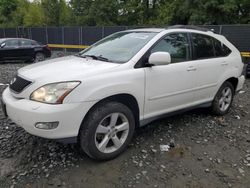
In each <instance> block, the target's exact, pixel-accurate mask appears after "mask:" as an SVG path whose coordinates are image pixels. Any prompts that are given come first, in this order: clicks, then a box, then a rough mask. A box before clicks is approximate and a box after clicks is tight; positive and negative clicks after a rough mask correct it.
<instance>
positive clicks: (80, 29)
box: [78, 27, 82, 51]
mask: <svg viewBox="0 0 250 188" xmlns="http://www.w3.org/2000/svg"><path fill="white" fill-rule="evenodd" d="M81 31H82V27H78V33H79V36H78V39H79V40H78V43H79V45H81V38H82V32H81ZM78 51H80V50H79V49H78Z"/></svg>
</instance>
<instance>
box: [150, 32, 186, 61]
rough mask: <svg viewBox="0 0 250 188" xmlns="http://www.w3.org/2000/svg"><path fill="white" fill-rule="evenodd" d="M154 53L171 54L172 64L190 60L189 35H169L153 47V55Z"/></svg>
mask: <svg viewBox="0 0 250 188" xmlns="http://www.w3.org/2000/svg"><path fill="white" fill-rule="evenodd" d="M154 52H169V53H170V56H171V62H172V63H178V62H184V61H188V60H190V55H189V43H188V37H187V34H186V33H174V34H169V35H167V36H166V37H165V38H164V39H162V40H160V42H158V43H157V44H156V46H154V47H153V49H152V50H151V53H154Z"/></svg>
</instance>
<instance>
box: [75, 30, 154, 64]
mask: <svg viewBox="0 0 250 188" xmlns="http://www.w3.org/2000/svg"><path fill="white" fill-rule="evenodd" d="M156 34H157V33H156V32H135V31H128V32H120V33H115V34H113V35H110V36H108V37H106V38H104V39H103V40H101V41H99V42H97V43H96V44H94V45H93V46H91V47H90V48H87V49H85V50H83V51H82V52H80V54H79V55H80V56H82V57H86V56H98V57H102V58H106V59H107V60H108V61H110V62H114V63H125V62H127V61H129V60H130V59H131V58H132V57H133V56H134V55H135V54H137V52H139V51H140V49H142V47H143V46H145V44H147V43H148V42H149V41H150V40H151V39H152V38H153V37H154V36H155V35H156Z"/></svg>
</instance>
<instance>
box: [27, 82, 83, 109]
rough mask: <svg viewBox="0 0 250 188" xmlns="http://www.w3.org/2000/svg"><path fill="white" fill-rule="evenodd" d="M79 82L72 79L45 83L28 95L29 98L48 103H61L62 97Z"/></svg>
mask: <svg viewBox="0 0 250 188" xmlns="http://www.w3.org/2000/svg"><path fill="white" fill-rule="evenodd" d="M80 83H81V82H79V81H74V82H59V83H52V84H47V85H44V86H42V87H40V88H38V89H37V90H35V91H34V92H33V93H32V94H31V95H30V99H31V100H34V101H38V102H44V103H50V104H61V103H62V102H63V99H64V98H65V97H66V96H67V95H68V94H69V93H70V92H71V91H72V90H73V89H74V88H75V87H76V86H78V85H79V84H80Z"/></svg>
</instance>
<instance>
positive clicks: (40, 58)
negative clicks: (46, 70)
mask: <svg viewBox="0 0 250 188" xmlns="http://www.w3.org/2000/svg"><path fill="white" fill-rule="evenodd" d="M44 60H45V55H44V53H42V52H37V53H36V55H35V59H34V63H37V62H40V61H44Z"/></svg>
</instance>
